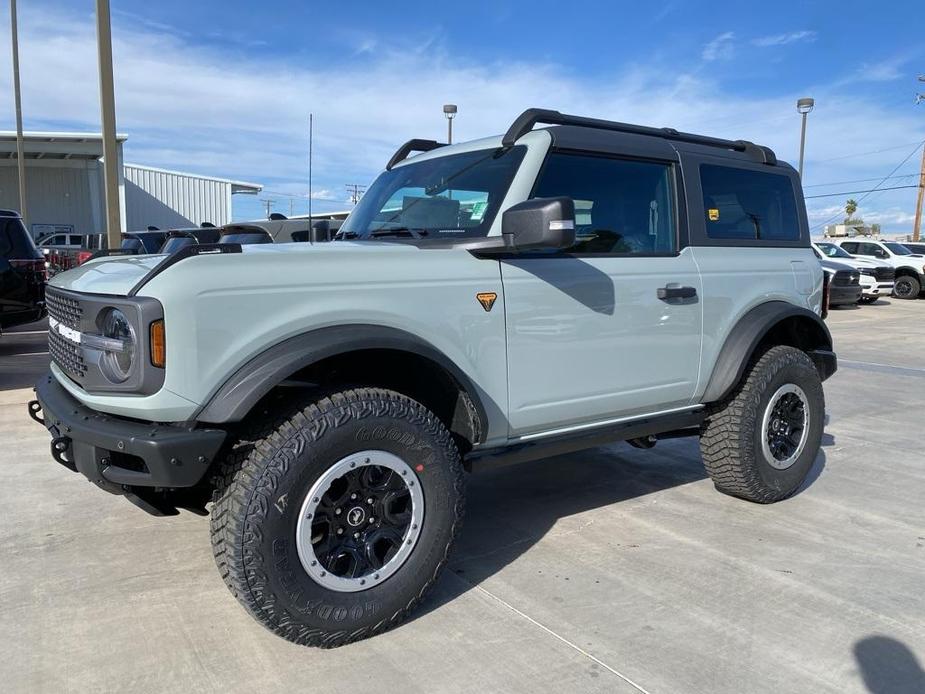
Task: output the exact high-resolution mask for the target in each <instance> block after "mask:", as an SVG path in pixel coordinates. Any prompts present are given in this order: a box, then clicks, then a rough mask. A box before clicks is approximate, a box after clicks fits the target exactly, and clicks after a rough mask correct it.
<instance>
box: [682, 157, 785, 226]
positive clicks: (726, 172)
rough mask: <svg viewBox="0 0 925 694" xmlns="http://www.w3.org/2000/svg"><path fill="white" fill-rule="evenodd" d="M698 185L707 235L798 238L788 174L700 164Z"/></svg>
mask: <svg viewBox="0 0 925 694" xmlns="http://www.w3.org/2000/svg"><path fill="white" fill-rule="evenodd" d="M700 185H701V188H702V190H703V209H704V215H705V220H704V224H705V225H706V232H707V237H708V238H710V239H725V240H729V241H734V242H746V243H747V242H749V241H793V242H798V241H800V218H799V216H798V214H797V202H796V197H795V196H794V192H793V185H792V184H791V182H790V178H789V177H788V176H785V175H782V174H777V173H766V172H760V171H752V170H750V169H737V168H734V167H731V166H718V165H715V164H701V166H700Z"/></svg>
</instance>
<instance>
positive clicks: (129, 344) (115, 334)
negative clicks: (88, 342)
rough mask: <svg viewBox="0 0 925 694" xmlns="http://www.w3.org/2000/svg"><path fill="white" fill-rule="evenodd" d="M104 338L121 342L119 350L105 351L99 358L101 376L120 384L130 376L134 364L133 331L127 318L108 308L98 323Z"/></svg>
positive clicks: (114, 309)
mask: <svg viewBox="0 0 925 694" xmlns="http://www.w3.org/2000/svg"><path fill="white" fill-rule="evenodd" d="M100 329H101V330H102V333H103V336H104V337H110V338H113V339H116V340H120V341H121V342H122V349H121V350H105V351H104V352H103V356H102V357H101V358H100V366H101V367H102V370H103V374H104V375H105V376H106V378H108V379H109V380H110V381H112V382H113V383H122V382H123V381H126V380H128V377H129V376H131V374H132V365H133V364H134V363H135V345H136V341H135V329H134V328H133V327H132V324H131V322H130V321H129V319H128V317H127V316H126V315H125V314H124V313H122V311H120V310H119V309H117V308H110V309H108V310H107V311H106V313H105V315H103V318H102V321H101V323H100Z"/></svg>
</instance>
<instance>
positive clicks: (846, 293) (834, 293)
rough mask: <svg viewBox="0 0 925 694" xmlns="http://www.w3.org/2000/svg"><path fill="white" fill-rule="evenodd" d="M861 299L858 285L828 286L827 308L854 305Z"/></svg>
mask: <svg viewBox="0 0 925 694" xmlns="http://www.w3.org/2000/svg"><path fill="white" fill-rule="evenodd" d="M860 299H861V286H860V285H858V284H852V285H847V286H846V285H839V284H833V285H830V286H829V306H844V305H845V304H856V303H857V302H858V301H860Z"/></svg>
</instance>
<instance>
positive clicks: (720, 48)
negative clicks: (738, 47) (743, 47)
mask: <svg viewBox="0 0 925 694" xmlns="http://www.w3.org/2000/svg"><path fill="white" fill-rule="evenodd" d="M734 38H735V34H734V33H733V32H731V31H727V32H726V33H724V34H720V35H719V36H717V37H716V38H715V39H713V40H712V41H710V42H709V43H708V44H707V45H705V46H704V47H703V52H702V53H701V54H700V57H701V58H703V59H704V60H705V61H707V62H711V61H714V60H728V59H729V58H731V57H732V54H733V45H732V40H733V39H734Z"/></svg>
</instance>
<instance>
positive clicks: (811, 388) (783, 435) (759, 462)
mask: <svg viewBox="0 0 925 694" xmlns="http://www.w3.org/2000/svg"><path fill="white" fill-rule="evenodd" d="M824 418H825V398H824V395H823V392H822V381H821V379H820V378H819V372H818V371H817V370H816V367H815V365H814V364H813V362H812V360H811V359H810V358H809V357H808V356H807V355H806V353H804V352H802V351H800V350H799V349H796V348H794V347H787V346H777V347H772V348H771V349H769V350H768V351H766V352H765V353H764V354H763V355H761V357H760V358H759V359H758V360H757V361H756V362H754V363H753V364H752V365H751V367H750V368H749V369H748V370H747V371H746V374H745V376H744V378H743V379H742V381H741V383H740V384H739V385H738V386H737V387H736V389H735V390H734V391H733V393H732V395H730V396H729V397H728V398H727V399H726V400H724V401H723V402H721V403H718V404H716V405H715V406H713V407H712V408H711V411H710V413H709V414H708V416H707V418H706V420H705V421H704V424H703V425H702V428H701V432H700V451H701V454H702V456H703V462H704V465H705V466H706V468H707V472H708V473H709V474H710V477H711V478H712V479H713V484H714V485H715V486H716V488H717V489H718V490H719V491H721V492H723V493H725V494H730V495H732V496H738V497H741V498H743V499H747V500H749V501H755V502H757V503H762V504H768V503H773V502H775V501H780V500H781V499H785V498H787V497H788V496H790V495H791V494H793V493H794V492H795V491H796V490H797V489H798V488H799V487H800V485H801V484H802V483H803V480H804V479H806V475H807V474H808V473H809V470H810V468H811V467H812V465H813V462H814V461H815V459H816V455H817V453H818V452H819V446H820V444H821V441H822V428H823V421H824Z"/></svg>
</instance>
